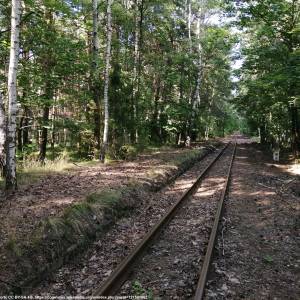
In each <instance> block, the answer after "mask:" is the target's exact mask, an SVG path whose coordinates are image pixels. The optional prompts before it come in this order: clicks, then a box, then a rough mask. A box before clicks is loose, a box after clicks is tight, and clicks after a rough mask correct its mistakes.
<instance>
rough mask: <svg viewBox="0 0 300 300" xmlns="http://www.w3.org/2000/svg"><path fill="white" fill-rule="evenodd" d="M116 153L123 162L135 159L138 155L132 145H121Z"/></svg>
mask: <svg viewBox="0 0 300 300" xmlns="http://www.w3.org/2000/svg"><path fill="white" fill-rule="evenodd" d="M118 152H119V153H118V156H119V157H120V158H121V159H125V160H132V159H135V158H136V157H137V154H138V150H137V148H136V147H134V146H132V145H123V146H122V147H120V149H119V151H118Z"/></svg>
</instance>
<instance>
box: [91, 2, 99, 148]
mask: <svg viewBox="0 0 300 300" xmlns="http://www.w3.org/2000/svg"><path fill="white" fill-rule="evenodd" d="M92 1H93V3H92V4H93V36H92V76H91V77H92V94H93V98H94V102H95V106H96V108H95V112H94V121H95V128H94V136H95V140H96V148H97V149H98V150H100V144H101V142H100V85H99V80H100V78H99V48H100V45H99V44H100V43H99V33H98V31H99V30H98V26H99V12H98V5H99V1H98V0H92Z"/></svg>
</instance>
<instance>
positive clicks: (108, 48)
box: [100, 0, 113, 162]
mask: <svg viewBox="0 0 300 300" xmlns="http://www.w3.org/2000/svg"><path fill="white" fill-rule="evenodd" d="M112 1H113V0H107V12H106V13H107V27H106V54H105V72H104V132H103V144H102V149H101V155H100V160H101V161H102V162H104V161H105V154H106V150H107V147H108V130H109V99H108V88H109V70H110V60H111V36H112V26H111V5H112Z"/></svg>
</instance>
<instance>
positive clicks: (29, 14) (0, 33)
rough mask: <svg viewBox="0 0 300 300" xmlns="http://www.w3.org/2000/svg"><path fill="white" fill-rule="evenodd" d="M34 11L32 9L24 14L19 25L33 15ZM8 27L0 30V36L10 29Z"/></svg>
mask: <svg viewBox="0 0 300 300" xmlns="http://www.w3.org/2000/svg"><path fill="white" fill-rule="evenodd" d="M34 13H35V12H34V11H30V12H29V13H28V14H26V15H25V16H24V17H23V18H22V20H21V22H20V26H21V25H22V24H23V23H24V22H25V21H26V20H27V19H28V18H29V17H30V16H31V15H33V14H34ZM10 29H11V28H10V27H9V28H8V29H6V30H3V31H0V36H1V35H2V34H4V33H6V32H9V31H10Z"/></svg>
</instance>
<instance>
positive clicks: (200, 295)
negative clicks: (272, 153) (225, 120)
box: [194, 143, 236, 300]
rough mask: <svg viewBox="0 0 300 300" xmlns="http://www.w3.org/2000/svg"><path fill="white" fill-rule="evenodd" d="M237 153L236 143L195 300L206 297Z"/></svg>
mask: <svg viewBox="0 0 300 300" xmlns="http://www.w3.org/2000/svg"><path fill="white" fill-rule="evenodd" d="M235 152H236V143H235V144H234V150H233V152H232V156H231V161H230V165H229V168H228V173H227V177H226V181H225V185H224V188H223V191H222V195H221V198H220V200H219V203H218V208H217V212H216V215H215V219H214V225H213V228H212V231H211V234H210V237H209V242H208V245H207V250H206V254H205V258H204V261H203V265H202V268H201V272H200V277H199V280H198V284H197V288H196V293H195V297H194V299H195V300H201V299H203V296H204V292H205V285H206V281H207V276H208V272H209V267H210V263H211V260H212V256H213V251H214V247H215V243H216V238H217V233H218V227H219V222H220V219H221V217H222V213H223V207H224V205H223V204H224V200H225V197H226V194H227V191H228V187H229V182H230V177H231V169H232V166H233V161H234V157H235Z"/></svg>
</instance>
